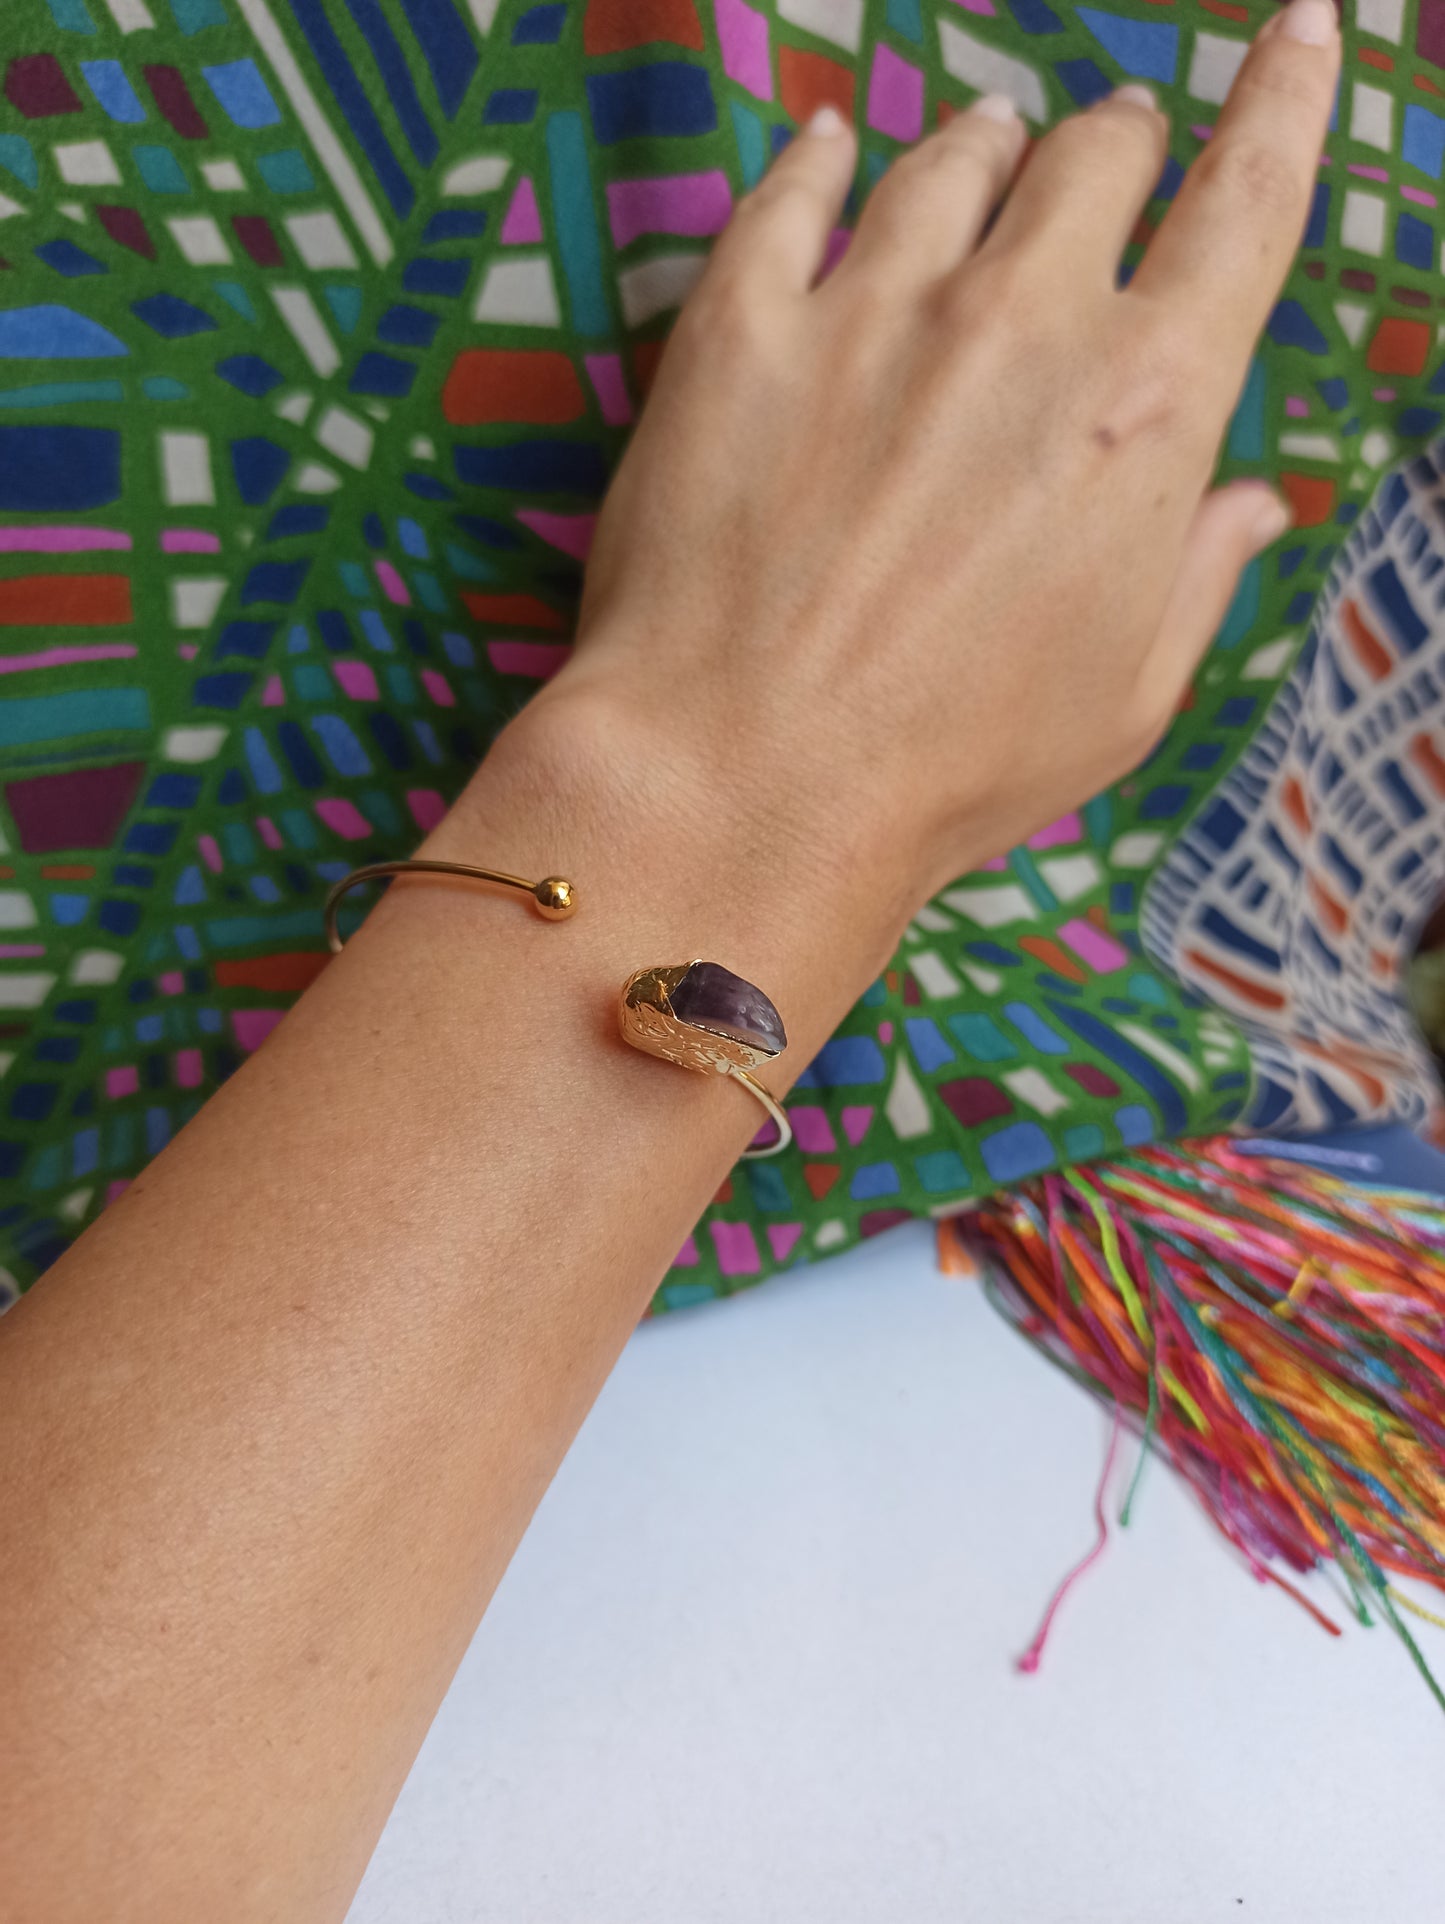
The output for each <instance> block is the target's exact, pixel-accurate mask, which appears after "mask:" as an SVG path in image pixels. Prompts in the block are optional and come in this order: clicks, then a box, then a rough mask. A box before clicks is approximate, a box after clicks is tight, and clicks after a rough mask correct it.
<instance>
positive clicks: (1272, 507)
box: [1254, 487, 1294, 548]
mask: <svg viewBox="0 0 1445 1924" xmlns="http://www.w3.org/2000/svg"><path fill="white" fill-rule="evenodd" d="M1260 492H1261V495H1262V497H1263V498H1262V499H1261V501H1260V503H1259V506H1258V507H1257V508H1256V509H1255V511H1254V544H1255V547H1256V548H1267V547H1269V546H1270V544H1271V543H1272V542H1275V541H1278V540H1279V538H1280V536H1281V535H1282V534H1283V533H1284V532H1285V530H1286V529H1287V528H1290V527H1292V526H1293V525H1294V512H1293V510H1292V509H1291V507H1290V505H1289V503H1288V502H1287V501H1286V500H1285V499H1284V497H1283V496H1282V495H1278V494H1276V493H1275V491H1274V489H1273V488H1270V487H1265V488H1262V489H1261V490H1260Z"/></svg>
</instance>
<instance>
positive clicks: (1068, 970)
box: [1019, 935, 1089, 982]
mask: <svg viewBox="0 0 1445 1924" xmlns="http://www.w3.org/2000/svg"><path fill="white" fill-rule="evenodd" d="M1019 947H1020V948H1021V949H1022V950H1023V952H1024V954H1025V955H1031V956H1032V957H1033V958H1034V960H1035V962H1042V963H1043V965H1044V967H1045V968H1046V969H1052V970H1053V972H1054V974H1055V975H1061V976H1062V977H1063V978H1064V980H1065V981H1066V982H1087V981H1088V979H1089V972H1088V970H1087V969H1081V968H1080V967H1079V965H1078V963H1077V962H1076V961H1075V960H1074V958H1073V957H1072V956H1071V955H1065V954H1064V951H1063V950H1062V949H1061V948H1060V947H1059V945H1058V943H1057V942H1051V941H1050V940H1049V938H1048V937H1047V936H1046V935H1021V936H1020V937H1019Z"/></svg>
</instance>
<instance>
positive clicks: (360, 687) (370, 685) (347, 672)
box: [331, 661, 380, 701]
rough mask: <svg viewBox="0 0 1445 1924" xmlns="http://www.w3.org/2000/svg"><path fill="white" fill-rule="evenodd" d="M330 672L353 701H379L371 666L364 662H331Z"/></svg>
mask: <svg viewBox="0 0 1445 1924" xmlns="http://www.w3.org/2000/svg"><path fill="white" fill-rule="evenodd" d="M331 672H332V674H333V675H335V677H336V679H337V680H338V681H339V682H340V683H341V686H342V689H343V691H344V692H345V693H346V694H348V695H350V697H351V699H352V700H353V701H377V700H379V699H380V697H379V695H378V692H377V686H376V676H375V674H374V672H373V671H372V667H371V664H370V663H369V662H365V661H333V662H332V664H331Z"/></svg>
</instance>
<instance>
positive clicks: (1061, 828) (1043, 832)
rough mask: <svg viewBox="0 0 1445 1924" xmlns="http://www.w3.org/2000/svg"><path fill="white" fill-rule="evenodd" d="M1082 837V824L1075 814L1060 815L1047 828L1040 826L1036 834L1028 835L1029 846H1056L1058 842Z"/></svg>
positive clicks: (1073, 840) (1076, 840) (1076, 839)
mask: <svg viewBox="0 0 1445 1924" xmlns="http://www.w3.org/2000/svg"><path fill="white" fill-rule="evenodd" d="M1083 839H1084V824H1083V823H1082V822H1081V821H1080V820H1079V818H1078V816H1077V815H1072V814H1071V815H1061V816H1060V817H1059V819H1058V820H1057V821H1056V822H1050V823H1049V825H1048V827H1047V828H1041V829H1040V830H1039V832H1038V834H1037V835H1030V837H1029V841H1028V845H1029V847H1030V848H1057V847H1058V845H1059V843H1060V842H1081V841H1082V840H1083Z"/></svg>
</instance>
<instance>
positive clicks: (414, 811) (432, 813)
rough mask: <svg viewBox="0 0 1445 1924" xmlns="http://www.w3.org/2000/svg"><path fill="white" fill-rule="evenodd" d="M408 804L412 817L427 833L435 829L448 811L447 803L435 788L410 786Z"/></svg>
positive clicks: (423, 831)
mask: <svg viewBox="0 0 1445 1924" xmlns="http://www.w3.org/2000/svg"><path fill="white" fill-rule="evenodd" d="M406 805H407V807H408V808H409V809H410V810H411V819H412V820H413V821H414V822H415V823H416V825H417V827H418V828H419V829H420V830H421V831H422V833H423V834H424V835H425V834H427V833H428V832H429V831H430V830H431V829H434V828H435V827H436V825H437V823H438V822H439V821H440V820H441V819H442V817H443V816H444V815H445V814H446V812H447V805H446V803H445V802H444V801H443V800H442V798H441V796H440V795H438V793H437V791H436V790H435V789H434V788H409V789H408V790H407V791H406Z"/></svg>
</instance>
